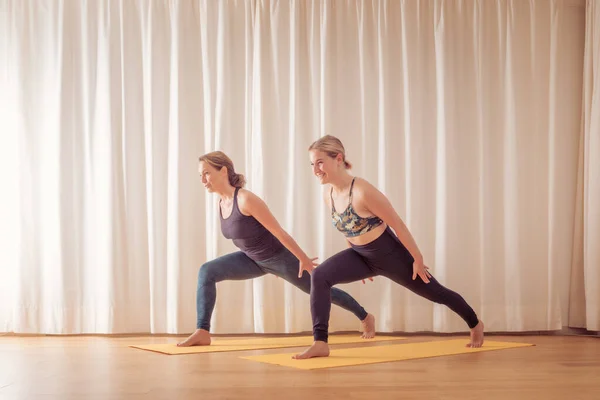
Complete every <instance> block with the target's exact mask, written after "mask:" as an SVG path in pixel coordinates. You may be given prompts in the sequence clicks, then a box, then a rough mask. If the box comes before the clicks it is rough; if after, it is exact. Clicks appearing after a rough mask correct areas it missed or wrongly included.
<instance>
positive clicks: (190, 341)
mask: <svg viewBox="0 0 600 400" xmlns="http://www.w3.org/2000/svg"><path fill="white" fill-rule="evenodd" d="M209 344H210V333H209V332H208V331H207V330H204V329H196V332H194V333H192V334H191V335H190V337H188V338H187V339H185V340H184V341H183V342H179V343H177V347H190V346H208V345H209Z"/></svg>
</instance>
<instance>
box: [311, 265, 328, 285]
mask: <svg viewBox="0 0 600 400" xmlns="http://www.w3.org/2000/svg"><path fill="white" fill-rule="evenodd" d="M310 283H311V285H313V286H318V287H322V286H329V287H331V286H332V285H331V283H330V279H329V277H328V274H327V271H326V270H324V269H319V267H317V268H315V269H314V270H313V272H312V274H311V275H310Z"/></svg>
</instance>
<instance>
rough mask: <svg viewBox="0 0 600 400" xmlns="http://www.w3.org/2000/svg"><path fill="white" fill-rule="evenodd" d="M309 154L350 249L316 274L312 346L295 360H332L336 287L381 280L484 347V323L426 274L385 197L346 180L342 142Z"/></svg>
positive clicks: (325, 143) (328, 140) (326, 142)
mask: <svg viewBox="0 0 600 400" xmlns="http://www.w3.org/2000/svg"><path fill="white" fill-rule="evenodd" d="M308 150H309V153H310V158H311V164H312V166H313V173H314V174H315V176H316V177H317V178H318V179H319V181H320V182H321V184H330V185H331V191H330V192H329V196H327V195H326V196H325V201H326V202H327V201H329V202H330V204H329V206H330V208H331V218H332V223H333V225H334V226H335V227H336V228H337V229H338V230H339V231H340V232H341V233H342V234H344V236H346V240H347V241H348V244H349V247H350V248H349V249H346V250H344V251H341V252H339V253H337V254H335V255H334V256H332V257H331V258H329V259H327V260H326V261H325V262H323V263H322V264H321V265H320V266H319V267H318V268H316V269H315V270H314V271H313V273H312V275H311V289H310V305H311V314H312V320H313V337H314V343H313V345H312V346H311V347H309V348H308V349H306V350H305V351H304V352H302V353H300V354H297V355H295V356H294V358H296V359H306V358H312V357H327V356H328V355H329V346H328V344H327V337H328V327H329V314H330V310H331V294H330V293H331V289H332V286H335V285H337V284H340V283H350V282H355V281H359V280H364V279H366V278H370V277H372V276H377V275H381V276H385V277H386V278H389V279H391V280H393V281H394V282H396V283H398V284H400V285H402V286H404V287H406V288H407V289H409V290H411V291H412V292H414V293H416V294H418V295H420V296H422V297H424V298H426V299H428V300H431V301H433V302H435V303H439V304H444V305H446V306H447V307H449V308H450V309H451V310H452V311H454V312H455V313H457V314H458V315H459V316H460V317H461V318H462V319H463V320H464V321H465V322H466V323H467V325H468V326H469V328H470V330H471V338H470V341H469V343H468V344H467V346H468V347H481V345H482V344H483V322H481V321H480V320H479V318H478V317H477V314H475V311H473V309H472V308H471V307H470V306H469V304H467V302H466V301H465V300H464V299H463V298H462V296H461V295H459V294H458V293H456V292H453V291H452V290H450V289H448V288H446V287H444V286H442V285H441V284H440V283H439V282H438V281H437V280H436V279H435V278H434V277H433V276H431V274H430V273H429V272H428V271H427V270H428V269H429V268H428V267H426V266H425V264H424V263H423V256H422V254H421V252H420V251H419V248H418V247H417V244H416V243H415V241H414V239H413V237H412V235H411V234H410V232H409V230H408V228H407V227H406V225H404V222H403V221H402V220H401V219H400V217H399V216H398V214H397V213H396V211H395V210H394V208H393V207H392V205H391V204H390V202H389V200H388V199H387V198H386V197H385V195H383V194H382V193H381V192H380V191H378V190H377V189H376V188H375V187H374V186H372V185H371V184H370V183H369V182H367V181H366V180H364V179H361V178H356V177H352V176H351V175H350V174H348V172H347V170H348V169H350V167H351V165H350V163H349V162H348V161H347V160H346V155H345V150H344V146H343V144H342V142H341V141H340V140H339V139H338V138H336V137H333V136H329V135H327V136H324V137H322V138H320V139H319V140H317V141H316V142H314V143H313V144H312V145H311V146H310V147H309V149H308ZM336 204H337V207H336ZM344 205H346V209H344V210H341V208H340V206H341V207H343V206H344ZM338 210H339V211H341V212H339V211H338ZM390 227H391V228H393V231H392V229H390Z"/></svg>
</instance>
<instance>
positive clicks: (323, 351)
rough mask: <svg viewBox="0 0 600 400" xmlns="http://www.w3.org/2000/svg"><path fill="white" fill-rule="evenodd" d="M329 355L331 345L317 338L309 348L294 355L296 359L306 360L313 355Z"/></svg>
mask: <svg viewBox="0 0 600 400" xmlns="http://www.w3.org/2000/svg"><path fill="white" fill-rule="evenodd" d="M328 356H329V345H328V344H327V342H322V341H320V340H317V341H316V342H314V343H313V345H312V346H310V347H309V348H308V349H306V350H304V351H303V352H302V353H300V354H296V355H295V356H292V358H293V359H295V360H306V359H307V358H313V357H328Z"/></svg>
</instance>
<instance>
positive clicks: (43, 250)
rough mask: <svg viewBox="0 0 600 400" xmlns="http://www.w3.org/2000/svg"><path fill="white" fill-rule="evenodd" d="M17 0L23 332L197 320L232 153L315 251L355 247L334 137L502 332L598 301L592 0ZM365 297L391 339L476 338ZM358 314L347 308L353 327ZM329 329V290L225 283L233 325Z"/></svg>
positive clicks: (13, 152)
mask: <svg viewBox="0 0 600 400" xmlns="http://www.w3.org/2000/svg"><path fill="white" fill-rule="evenodd" d="M0 2H1V3H0V4H2V5H1V7H2V11H3V13H2V16H1V18H3V19H2V20H0V21H2V29H4V30H5V31H6V35H3V36H2V37H3V38H5V39H0V43H1V44H0V46H1V47H0V50H2V51H3V53H2V54H6V60H8V62H6V61H4V60H3V65H2V67H3V78H2V79H3V80H2V81H1V83H2V85H3V86H2V87H0V92H2V93H3V99H2V101H3V103H2V106H3V107H2V109H3V111H2V112H3V114H2V121H3V129H2V130H3V136H2V140H3V143H2V150H1V151H2V154H1V157H0V162H1V163H2V168H0V174H2V175H1V178H2V184H3V186H4V188H5V190H4V193H5V194H3V195H2V218H3V223H2V225H1V226H0V232H1V235H2V237H1V241H2V243H1V246H2V248H1V249H0V266H1V268H2V270H1V271H2V272H1V273H0V274H1V275H0V285H1V286H0V290H1V294H0V296H1V297H0V323H1V324H2V325H1V326H0V328H2V329H3V330H6V331H14V332H40V333H123V332H152V333H163V332H168V333H186V332H190V331H192V330H193V329H194V327H195V290H196V276H197V272H198V268H199V267H200V266H201V265H202V263H203V262H205V261H207V260H210V259H213V258H215V257H218V256H220V255H223V254H225V253H227V252H231V251H234V250H235V248H234V247H233V245H232V244H231V243H230V242H228V241H227V240H225V239H224V238H223V237H222V236H221V234H220V229H219V225H218V214H217V213H216V210H217V208H216V201H215V200H216V199H215V198H214V197H212V196H210V195H207V194H206V193H205V192H204V191H203V188H202V186H201V184H200V182H199V177H198V174H197V158H198V156H199V155H200V154H202V153H205V152H208V151H212V150H216V149H221V150H223V151H225V152H226V153H227V154H229V155H230V156H231V157H232V158H233V160H234V162H235V164H236V169H237V170H238V171H239V172H242V173H244V174H246V176H247V178H248V181H249V185H248V188H249V189H250V190H252V191H254V192H255V193H257V194H258V195H260V196H262V197H263V198H264V199H265V201H266V202H267V204H268V205H269V206H270V208H271V210H272V212H273V213H274V215H275V216H276V217H277V218H278V219H279V221H280V222H281V224H282V225H283V226H284V228H286V229H287V230H288V232H290V233H291V234H292V236H294V237H295V238H296V239H297V241H298V242H299V243H300V245H301V246H303V248H304V249H305V250H306V251H307V253H309V255H311V256H312V255H314V256H319V257H320V258H321V260H323V259H325V258H326V257H329V256H331V255H333V254H334V253H335V252H337V251H340V250H342V249H344V248H345V245H344V239H343V237H342V236H341V235H340V234H339V233H337V232H334V230H333V228H332V227H331V224H330V221H329V216H328V210H326V208H325V207H324V205H323V204H322V200H321V196H320V193H321V190H322V188H321V187H320V186H319V185H318V183H317V181H316V180H315V179H314V177H312V176H311V169H310V166H309V164H308V163H309V161H308V154H307V146H308V145H309V144H310V143H311V142H312V141H313V140H315V139H316V138H318V137H319V136H320V135H323V134H326V133H330V134H333V135H336V136H338V137H340V138H341V139H342V140H343V142H344V143H345V145H346V148H347V152H348V158H349V159H350V160H351V161H352V162H353V163H354V165H355V167H354V169H353V173H354V174H356V175H358V176H362V177H365V178H367V179H369V180H370V181H371V182H372V183H373V184H375V185H376V186H378V187H379V189H380V190H382V191H383V192H384V193H385V194H386V195H387V196H388V197H389V198H390V200H391V202H392V204H393V205H394V206H395V207H396V209H397V211H398V212H399V214H400V216H401V217H402V218H403V219H404V220H405V221H406V223H407V224H408V226H409V228H410V229H411V231H412V232H413V234H414V236H415V237H416V240H417V242H418V244H419V246H420V248H421V250H422V252H423V253H424V255H425V261H426V264H427V265H429V266H430V267H431V268H432V270H433V273H434V274H435V275H436V277H437V278H438V279H439V280H440V281H441V282H442V283H444V284H445V285H447V286H448V287H450V288H452V289H454V290H456V291H458V292H460V293H461V294H462V295H463V296H464V297H465V298H466V300H467V301H468V302H469V303H470V304H471V305H472V306H473V307H474V309H475V310H476V311H477V312H478V314H479V315H480V316H481V317H482V319H483V320H484V321H485V322H486V326H487V329H488V330H494V331H529V330H551V329H560V328H561V327H562V326H564V325H567V324H568V323H569V322H568V321H569V319H570V315H571V313H576V312H580V310H573V309H572V308H573V305H574V304H575V305H577V304H580V303H581V302H580V301H578V300H577V299H574V298H573V296H572V292H571V287H572V286H573V285H577V284H582V282H583V277H582V274H577V273H572V270H571V264H572V260H575V259H576V257H575V255H574V251H573V249H574V248H575V247H576V244H577V235H576V234H575V233H577V232H578V231H577V229H574V227H576V226H577V221H578V220H577V215H579V214H577V200H578V198H580V197H581V195H580V196H579V197H578V191H577V189H578V186H577V176H578V166H579V147H580V136H581V135H580V125H581V115H582V102H581V99H582V96H583V91H582V87H583V76H582V71H583V68H584V42H585V37H586V28H585V27H584V26H585V25H584V24H585V22H586V16H585V2H584V1H573V0H553V1H547V0H530V1H522V0H512V1H510V0H503V1H493V2H492V1H483V0H482V1H470V0H469V1H468V0H463V1H460V0H456V1H448V0H445V1H435V0H431V1H412V0H410V1H409V0H406V1H391V0H389V1H384V0H381V1H358V0H356V1H354V0H352V1H351V0H346V1H342V0H339V1H326V0H323V1H311V2H308V1H302V0H291V1H274V0H272V1H267V0H264V1H259V0H257V1H242V0H237V1H236V0H229V1H226V0H222V1H212V0H200V1H183V0H180V1H142V0H137V1H125V0H121V1H116V0H115V1H109V0H94V1H87V2H76V1H73V2H71V1H58V0H57V1H49V0H47V1H43V0H0ZM597 9H598V8H597V7H596V10H597ZM596 15H597V12H596ZM589 19H590V17H589V16H588V21H589ZM597 21H598V20H597V17H596V27H597V25H598V22H597ZM587 29H588V33H589V30H590V28H589V27H588V28H587ZM596 29H597V28H596ZM590 40H591V39H590ZM598 42H599V40H598V35H597V34H596V37H595V38H594V41H593V46H595V48H596V50H597V48H598ZM588 53H589V52H588ZM594 57H595V58H594V62H593V63H591V62H590V61H589V58H590V57H589V54H588V58H587V59H586V71H587V75H586V82H588V81H589V80H590V77H591V76H593V78H594V79H595V80H596V81H597V74H594V75H592V72H591V71H590V70H591V69H592V67H590V65H592V64H593V69H594V70H595V71H597V68H598V67H597V65H598V63H597V62H596V61H597V51H596V53H595V54H594ZM588 90H589V88H586V92H585V93H588V94H589V92H588ZM588 97H589V99H593V101H592V100H590V102H589V104H590V105H591V104H593V105H594V107H595V108H594V109H593V112H595V114H594V115H595V116H596V117H595V119H592V120H591V121H592V123H591V124H590V125H589V128H586V130H585V132H586V135H587V136H585V137H586V141H585V143H586V146H593V145H595V146H596V149H597V146H598V139H599V137H598V132H597V131H598V112H599V110H598V107H597V105H598V101H597V100H598V99H597V96H596V97H593V96H591V94H590V95H589V96H587V97H586V98H588ZM594 101H595V102H594ZM586 105H587V103H586ZM586 115H587V114H586ZM5 121H6V122H5ZM594 124H595V125H594ZM594 126H595V128H594ZM594 129H595V131H594ZM5 144H6V145H5ZM586 148H587V149H589V151H590V152H591V151H593V148H592V147H586ZM596 151H597V150H596ZM586 154H588V153H586ZM586 160H587V162H586V164H585V168H586V171H587V174H586V177H588V178H589V179H588V178H586V179H587V180H586V181H585V182H586V185H585V187H586V188H587V190H586V191H585V193H586V195H587V196H588V197H586V199H587V203H586V204H587V208H586V209H585V211H586V218H587V219H586V221H592V220H593V218H594V215H595V216H596V217H595V218H596V220H595V222H596V224H595V225H586V226H587V230H586V231H585V232H586V235H585V239H586V242H585V243H586V247H585V248H586V249H587V252H586V253H585V255H586V256H585V257H587V258H585V257H584V260H583V264H581V263H580V264H581V266H582V268H583V265H585V271H586V273H587V274H588V275H591V277H592V279H596V281H595V286H590V287H588V286H587V285H588V284H589V285H592V282H591V280H590V281H589V282H588V280H587V279H588V276H587V275H586V282H585V284H586V288H585V290H586V292H585V293H584V301H586V302H587V306H588V308H587V312H588V318H589V319H588V320H586V321H588V322H589V323H590V324H592V323H594V321H595V323H596V325H597V323H598V322H597V321H598V318H597V316H598V300H597V297H596V298H594V297H593V295H589V297H588V292H587V290H589V289H590V288H591V289H593V288H594V287H595V288H596V290H597V289H598V269H597V263H598V260H599V255H598V253H597V252H596V251H597V250H593V246H592V244H594V243H597V242H598V239H599V235H600V232H599V230H598V227H599V226H600V224H599V223H598V217H597V210H598V206H597V204H600V203H599V202H598V197H600V191H599V189H598V186H597V182H598V179H596V181H595V182H592V181H591V178H592V177H593V176H594V175H593V173H594V172H595V173H596V175H595V176H596V177H597V175H598V162H597V161H596V162H595V163H594V161H593V158H592V157H588V158H586ZM592 189H594V190H595V192H590V190H592ZM594 199H595V200H594ZM594 207H595V208H594ZM594 212H595V214H593V213H594ZM4 221H7V223H5V222H4ZM580 225H581V224H580ZM594 229H595V230H594ZM594 252H596V253H594ZM594 263H596V265H594ZM574 264H576V263H574ZM589 271H592V272H591V273H590V272H589ZM594 274H595V275H594ZM573 279H577V280H578V281H577V282H573ZM342 288H344V289H346V290H347V291H349V292H350V293H351V294H353V295H354V296H355V297H356V298H357V299H358V300H359V301H360V302H361V303H362V304H363V305H364V306H365V308H366V309H367V310H368V311H370V312H372V313H374V314H375V316H376V318H377V330H379V331H385V332H390V331H425V330H430V331H437V332H450V331H464V330H466V326H465V324H464V322H463V321H462V320H460V319H459V317H457V316H456V315H454V314H453V313H452V312H451V311H449V310H447V309H446V308H445V307H443V306H440V305H434V304H431V303H429V302H428V301H426V300H423V299H421V298H419V297H417V296H415V295H413V294H412V293H410V292H408V291H407V290H405V289H403V288H402V287H400V286H398V285H396V284H394V283H392V282H390V281H388V280H386V279H385V278H376V279H375V282H373V283H368V284H366V285H362V284H360V283H354V284H349V285H342ZM594 301H595V304H591V306H590V303H593V302H594ZM594 307H595V308H594ZM594 313H595V314H594ZM594 316H595V317H596V318H595V319H594V318H593V317H594ZM586 321H584V325H585V324H586V323H588V322H586ZM357 327H358V322H357V321H356V319H355V317H354V316H352V315H350V314H349V313H347V312H345V311H343V310H340V309H338V308H334V309H333V313H332V320H331V329H332V330H334V331H335V330H355V329H357ZM310 329H311V322H310V311H309V302H308V296H307V295H306V294H304V293H302V292H300V291H299V290H297V289H295V288H294V287H293V286H291V285H290V284H288V283H286V282H284V281H283V280H278V279H275V278H274V277H272V276H267V277H264V278H259V279H255V280H253V281H244V282H225V283H220V284H219V285H218V300H217V306H216V310H215V314H214V318H213V331H214V332H216V333H262V332H269V333H283V332H298V331H308V330H310Z"/></svg>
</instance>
